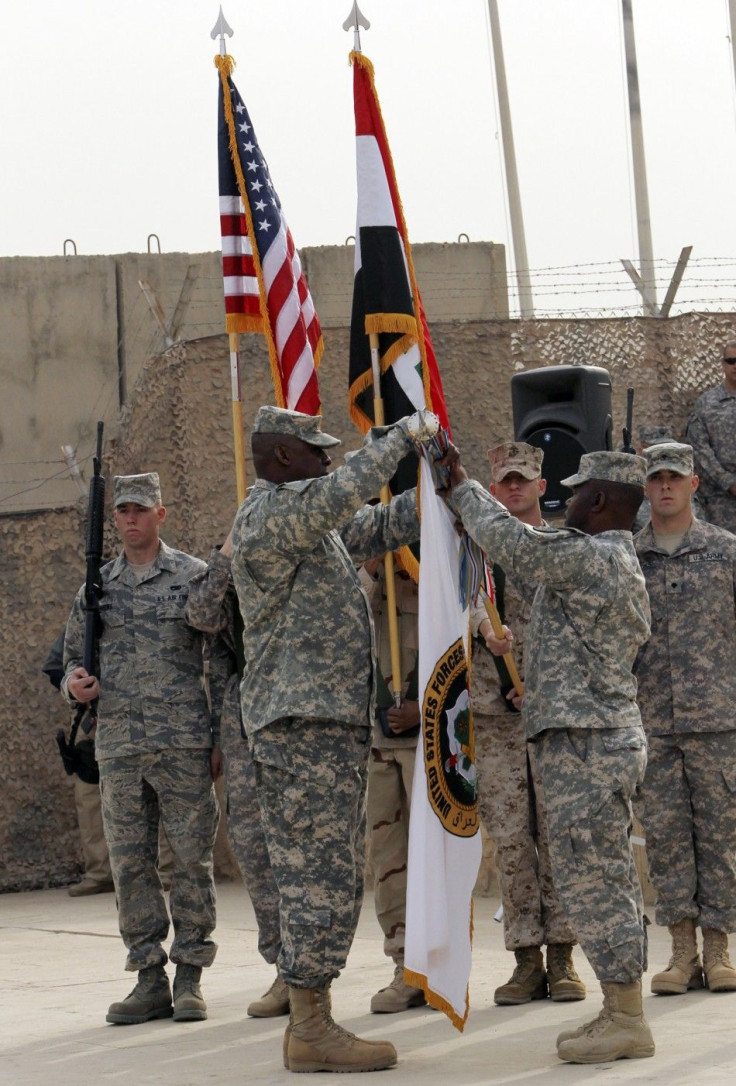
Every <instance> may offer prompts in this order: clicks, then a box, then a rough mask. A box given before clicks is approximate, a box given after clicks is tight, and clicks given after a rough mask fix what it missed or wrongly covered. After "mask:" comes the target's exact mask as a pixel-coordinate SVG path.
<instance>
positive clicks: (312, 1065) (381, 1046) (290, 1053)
mask: <svg viewBox="0 0 736 1086" xmlns="http://www.w3.org/2000/svg"><path fill="white" fill-rule="evenodd" d="M289 999H290V1002H291V1020H290V1022H289V1026H288V1027H287V1030H286V1033H287V1038H288V1041H287V1044H286V1059H285V1060H284V1063H285V1065H286V1064H287V1063H288V1067H289V1070H290V1071H381V1070H382V1069H383V1068H384V1067H393V1066H394V1064H395V1063H396V1049H395V1048H394V1046H393V1045H392V1044H390V1043H389V1042H388V1041H364V1040H362V1039H361V1038H360V1037H356V1036H355V1034H354V1033H348V1031H347V1030H346V1029H343V1028H342V1026H338V1025H337V1023H336V1022H334V1021H333V1020H332V1012H331V1008H330V990H329V988H291V987H290V988H289Z"/></svg>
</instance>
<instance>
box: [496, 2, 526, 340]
mask: <svg viewBox="0 0 736 1086" xmlns="http://www.w3.org/2000/svg"><path fill="white" fill-rule="evenodd" d="M488 15H489V18H490V20H491V46H492V48H493V67H494V70H495V73H496V93H497V94H498V113H499V118H500V121H501V141H502V143H503V161H504V168H505V171H506V193H507V196H508V201H509V217H510V219H511V244H512V245H513V248H514V266H515V268H516V281H517V284H518V290H519V310H520V312H521V316H522V317H523V318H524V319H526V320H530V319H531V318H532V317H533V316H534V300H533V298H532V286H531V281H530V279H529V259H528V257H527V255H526V237H525V235H524V217H523V215H522V213H521V194H520V192H519V175H518V172H517V169H516V151H515V150H514V133H513V130H512V128H511V110H510V108H509V92H508V87H507V86H506V66H505V64H504V59H503V41H502V39H501V23H500V20H499V17H498V3H497V0H488Z"/></svg>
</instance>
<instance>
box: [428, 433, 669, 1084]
mask: <svg viewBox="0 0 736 1086" xmlns="http://www.w3.org/2000/svg"><path fill="white" fill-rule="evenodd" d="M445 462H446V463H447V465H448V466H449V467H450V475H451V486H452V497H453V502H454V504H455V506H456V508H457V509H458V511H459V513H460V516H461V517H462V522H463V525H464V527H465V529H466V531H468V532H469V533H470V535H471V536H472V537H473V539H475V540H476V541H477V542H478V543H479V544H480V545H481V546H482V547H483V548H484V549H485V550H486V551H487V553H488V554H491V555H493V557H494V558H495V560H496V561H497V562H498V563H499V564H500V565H501V566H502V567H503V569H504V570H505V571H506V572H507V573H508V574H509V575H511V576H515V577H519V578H520V579H522V580H523V581H525V582H534V583H535V584H536V585H537V586H538V587H537V592H536V594H535V596H534V602H533V604H532V608H531V617H530V621H529V634H528V642H527V652H526V674H525V695H524V724H525V728H526V734H527V738H528V739H529V740H530V741H531V742H532V743H534V746H535V750H534V759H535V768H536V771H537V783H538V786H539V788H540V790H541V794H542V802H543V804H544V808H545V811H546V815H547V824H548V827H549V838H550V860H551V865H552V876H553V880H554V884H555V887H556V889H557V893H558V894H559V896H560V899H561V902H562V905H563V908H564V909H565V912H566V914H567V916H568V917H569V919H570V922H571V924H572V927H573V929H574V931H575V933H576V935H577V937H578V939H579V941H580V945H581V947H582V949H583V951H584V952H585V955H586V957H587V958H588V960H589V962H590V964H591V965H592V967H593V970H594V971H595V974H596V976H597V978H598V980H599V981H600V984H601V988H602V989H603V994H604V1003H603V1009H602V1010H601V1012H600V1014H599V1015H598V1017H597V1018H596V1019H594V1020H593V1021H592V1022H589V1023H587V1024H586V1025H584V1026H582V1027H580V1029H578V1030H574V1031H567V1032H564V1033H562V1034H560V1036H559V1037H558V1039H557V1054H558V1056H559V1057H560V1059H562V1060H565V1061H567V1062H570V1063H599V1062H604V1061H606V1060H615V1059H620V1058H623V1057H628V1058H637V1057H645V1056H652V1055H653V1054H654V1041H653V1039H652V1034H651V1030H650V1029H649V1025H648V1023H647V1022H646V1020H645V1018H644V1015H643V1010H642V997H641V977H642V973H643V972H644V969H645V968H646V938H645V931H644V918H643V903H642V897H641V888H640V886H639V879H638V876H637V872H636V867H635V864H634V856H633V852H632V846H631V840H630V832H631V822H632V814H631V798H632V796H633V794H634V792H635V790H636V788H637V787H638V785H639V784H640V783H641V781H642V779H643V776H644V769H645V766H646V739H645V736H644V730H643V728H642V724H641V715H640V713H639V709H638V707H637V704H636V680H635V679H634V677H633V674H632V671H631V668H632V665H633V663H634V659H635V657H636V653H637V650H638V649H639V647H640V646H641V645H643V644H644V643H645V642H646V640H647V639H648V637H649V632H650V626H649V602H648V599H647V593H646V587H645V584H644V578H643V576H642V573H641V570H640V568H639V563H638V561H637V558H636V554H635V552H634V546H633V540H632V536H631V532H630V530H629V529H630V527H631V524H632V522H633V520H634V515H635V513H636V511H637V509H638V507H639V505H640V503H641V500H642V497H643V494H644V469H645V462H644V460H643V459H642V458H641V457H638V456H631V455H629V454H627V453H619V452H593V453H585V454H584V455H583V456H582V457H581V459H580V466H579V468H578V471H577V472H576V473H575V475H573V476H571V477H570V478H569V479H565V480H563V484H564V485H565V486H568V487H570V488H571V489H572V491H573V495H572V497H571V498H570V499H569V501H568V503H567V509H566V515H565V525H566V527H565V528H561V529H545V528H537V527H532V526H529V525H527V524H524V523H523V522H522V521H521V520H519V519H517V518H515V517H513V516H511V515H510V514H509V511H508V510H507V509H505V508H504V506H503V505H501V503H500V502H498V501H496V500H495V498H493V497H492V496H491V495H490V494H489V493H488V491H486V490H485V489H484V488H483V487H482V486H481V485H480V483H477V482H475V481H474V480H470V479H469V478H468V476H467V473H466V471H465V469H464V468H463V467H462V465H461V463H460V459H459V454H458V453H457V450H454V449H452V450H450V453H449V454H448V455H447V456H446V457H445ZM508 648H509V649H510V648H511V644H510V642H509V644H508Z"/></svg>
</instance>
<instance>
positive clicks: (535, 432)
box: [511, 366, 613, 514]
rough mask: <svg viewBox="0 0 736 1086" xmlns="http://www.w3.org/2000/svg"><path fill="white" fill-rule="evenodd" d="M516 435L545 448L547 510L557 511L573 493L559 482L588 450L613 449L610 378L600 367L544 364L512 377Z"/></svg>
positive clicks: (572, 471)
mask: <svg viewBox="0 0 736 1086" xmlns="http://www.w3.org/2000/svg"><path fill="white" fill-rule="evenodd" d="M511 403H512V406H513V411H514V436H515V439H516V440H517V441H526V442H527V443H528V444H529V445H535V446H536V447H537V448H539V449H542V450H543V451H544V462H543V464H542V476H543V477H544V478H545V479H546V480H547V492H546V494H545V495H544V497H543V498H542V500H541V502H540V505H541V507H542V512H543V513H551V514H554V513H558V512H561V511H562V510H563V509H564V507H565V502H566V501H567V499H568V498H569V497H570V491H569V490H568V489H567V487H563V486H561V485H560V479H566V478H567V477H568V476H569V475H574V474H575V472H576V471H577V468H578V464H579V463H580V457H581V456H582V455H583V453H586V452H598V451H600V450H610V448H611V433H612V429H613V418H612V415H611V378H610V376H609V374H608V370H604V369H603V368H602V367H600V366H545V367H543V368H542V369H538V370H526V372H525V373H517V374H515V375H514V376H513V377H512V378H511Z"/></svg>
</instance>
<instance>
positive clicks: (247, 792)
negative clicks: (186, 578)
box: [220, 675, 281, 963]
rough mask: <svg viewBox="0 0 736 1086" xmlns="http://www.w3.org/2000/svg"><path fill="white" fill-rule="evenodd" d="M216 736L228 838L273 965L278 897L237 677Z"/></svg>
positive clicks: (261, 947) (264, 951)
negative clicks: (222, 759) (221, 763)
mask: <svg viewBox="0 0 736 1086" xmlns="http://www.w3.org/2000/svg"><path fill="white" fill-rule="evenodd" d="M220 732H221V743H222V751H223V754H224V756H225V795H226V799H227V836H228V840H229V841H230V845H231V847H232V850H233V853H234V854H235V859H236V860H237V864H238V867H239V868H240V874H241V875H242V876H243V882H244V883H245V887H246V889H247V891H248V895H249V897H250V900H251V904H252V905H253V911H254V913H255V914H256V923H257V924H258V950H259V952H260V954H261V955H262V957H263V958H265V960H266V961H267V962H270V963H273V962H275V961H276V959H277V958H278V955H279V950H280V949H281V928H280V925H279V891H278V887H277V886H276V880H275V879H274V877H273V871H272V870H271V861H270V859H269V856H268V846H267V845H266V838H265V836H264V833H263V823H262V822H261V808H260V806H259V804H258V795H257V793H256V774H255V770H254V768H253V757H252V755H251V752H250V746H249V745H248V740H247V739H245V738H244V736H243V733H242V730H241V726H240V694H239V691H238V677H237V675H233V676H232V679H231V681H230V683H229V685H228V688H227V690H226V692H225V699H224V702H223V708H222V715H221V718H220Z"/></svg>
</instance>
